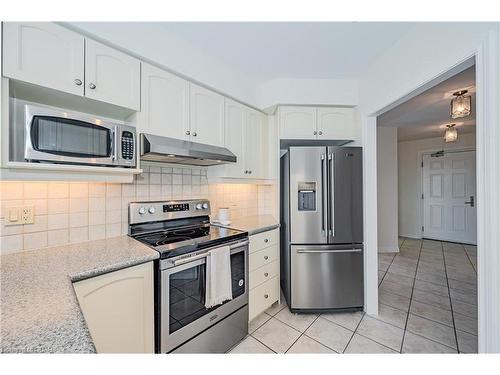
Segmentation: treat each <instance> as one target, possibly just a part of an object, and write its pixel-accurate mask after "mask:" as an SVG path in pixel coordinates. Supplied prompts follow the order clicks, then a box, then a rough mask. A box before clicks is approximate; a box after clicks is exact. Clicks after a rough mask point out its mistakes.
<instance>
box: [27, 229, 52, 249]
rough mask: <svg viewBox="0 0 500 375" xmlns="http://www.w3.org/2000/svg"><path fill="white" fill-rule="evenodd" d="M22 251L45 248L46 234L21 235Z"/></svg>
mask: <svg viewBox="0 0 500 375" xmlns="http://www.w3.org/2000/svg"><path fill="white" fill-rule="evenodd" d="M23 243H24V246H23V248H24V250H32V249H42V248H44V247H47V232H37V233H27V234H24V235H23Z"/></svg>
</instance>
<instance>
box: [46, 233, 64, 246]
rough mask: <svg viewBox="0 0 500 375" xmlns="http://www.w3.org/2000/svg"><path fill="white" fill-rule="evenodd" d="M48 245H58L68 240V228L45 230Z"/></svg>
mask: <svg viewBox="0 0 500 375" xmlns="http://www.w3.org/2000/svg"><path fill="white" fill-rule="evenodd" d="M47 241H48V242H47V244H48V246H59V245H64V244H67V243H68V242H69V229H57V230H49V231H48V232H47Z"/></svg>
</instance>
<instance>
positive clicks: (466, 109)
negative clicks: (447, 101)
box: [450, 90, 471, 119]
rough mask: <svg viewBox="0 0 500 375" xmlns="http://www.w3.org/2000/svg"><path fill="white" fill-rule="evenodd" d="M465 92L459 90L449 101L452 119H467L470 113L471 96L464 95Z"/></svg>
mask: <svg viewBox="0 0 500 375" xmlns="http://www.w3.org/2000/svg"><path fill="white" fill-rule="evenodd" d="M467 92H468V91H467V90H460V91H457V92H454V93H453V96H454V98H453V99H451V105H450V117H451V118H452V119H456V118H461V117H467V116H469V115H470V111H471V96H470V95H466V94H467Z"/></svg>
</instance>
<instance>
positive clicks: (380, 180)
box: [377, 126, 399, 253]
mask: <svg viewBox="0 0 500 375" xmlns="http://www.w3.org/2000/svg"><path fill="white" fill-rule="evenodd" d="M377 197H378V251H379V252H380V253H384V252H398V251H399V246H398V129H397V128H391V127H382V126H379V127H377Z"/></svg>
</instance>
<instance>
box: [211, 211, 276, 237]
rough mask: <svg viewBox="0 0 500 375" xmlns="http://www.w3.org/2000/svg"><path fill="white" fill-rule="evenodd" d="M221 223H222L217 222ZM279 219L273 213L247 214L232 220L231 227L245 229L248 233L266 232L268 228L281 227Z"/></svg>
mask: <svg viewBox="0 0 500 375" xmlns="http://www.w3.org/2000/svg"><path fill="white" fill-rule="evenodd" d="M217 225H220V224H217ZM279 226H280V224H279V221H278V220H276V219H275V218H274V216H272V215H256V216H246V217H242V218H239V219H235V220H232V221H231V224H229V225H228V227H229V228H234V229H239V230H243V231H245V232H248V235H249V236H251V235H253V234H257V233H261V232H266V231H268V230H272V229H276V228H279Z"/></svg>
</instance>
